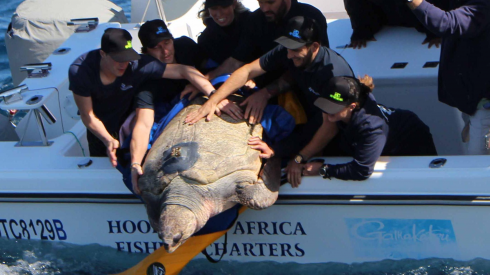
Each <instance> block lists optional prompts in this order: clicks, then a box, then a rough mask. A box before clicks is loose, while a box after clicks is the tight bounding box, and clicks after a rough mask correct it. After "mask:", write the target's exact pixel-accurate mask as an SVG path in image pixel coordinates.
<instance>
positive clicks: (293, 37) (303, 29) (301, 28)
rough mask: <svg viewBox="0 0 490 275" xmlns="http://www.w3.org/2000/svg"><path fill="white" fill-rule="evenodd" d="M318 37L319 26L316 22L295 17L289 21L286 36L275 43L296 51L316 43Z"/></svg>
mask: <svg viewBox="0 0 490 275" xmlns="http://www.w3.org/2000/svg"><path fill="white" fill-rule="evenodd" d="M317 36H318V26H317V25H316V23H315V20H313V19H310V18H307V17H303V16H295V17H293V18H291V19H289V21H288V24H287V27H286V33H285V35H283V36H281V37H279V38H278V39H276V40H275V41H276V42H277V43H279V44H281V45H283V46H284V47H286V48H287V49H291V50H295V49H298V48H301V47H303V46H304V45H306V44H308V43H312V42H315V37H317Z"/></svg>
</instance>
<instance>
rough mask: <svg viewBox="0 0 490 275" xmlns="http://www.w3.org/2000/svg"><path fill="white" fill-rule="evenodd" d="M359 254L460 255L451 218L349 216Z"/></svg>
mask: <svg viewBox="0 0 490 275" xmlns="http://www.w3.org/2000/svg"><path fill="white" fill-rule="evenodd" d="M345 223H346V225H347V228H348V229H349V237H350V240H351V244H352V249H353V251H354V253H355V254H356V256H357V257H362V258H372V259H405V258H412V259H423V258H430V257H437V258H458V257H459V251H458V245H457V242H456V235H455V233H454V230H453V225H452V223H451V221H450V220H403V219H345Z"/></svg>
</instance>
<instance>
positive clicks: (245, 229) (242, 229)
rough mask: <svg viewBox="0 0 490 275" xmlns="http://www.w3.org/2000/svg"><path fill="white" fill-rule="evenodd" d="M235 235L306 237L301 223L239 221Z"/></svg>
mask: <svg viewBox="0 0 490 275" xmlns="http://www.w3.org/2000/svg"><path fill="white" fill-rule="evenodd" d="M233 235H287V236H288V235H306V232H305V230H304V229H303V226H302V225H301V223H300V222H297V223H296V225H293V223H291V222H253V221H252V222H251V221H247V222H243V223H242V222H240V221H237V222H236V224H235V229H234V231H233Z"/></svg>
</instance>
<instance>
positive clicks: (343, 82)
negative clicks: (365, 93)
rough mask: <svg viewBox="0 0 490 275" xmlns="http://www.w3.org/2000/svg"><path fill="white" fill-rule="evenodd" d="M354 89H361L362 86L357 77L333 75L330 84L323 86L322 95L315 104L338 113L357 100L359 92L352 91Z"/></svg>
mask: <svg viewBox="0 0 490 275" xmlns="http://www.w3.org/2000/svg"><path fill="white" fill-rule="evenodd" d="M352 89H355V90H357V91H360V89H361V86H360V85H359V82H358V80H357V79H355V78H353V77H348V76H336V77H332V79H330V81H329V82H328V84H327V85H325V86H324V87H322V90H321V91H320V97H319V98H317V99H316V100H315V102H314V104H315V106H316V107H318V108H320V109H321V110H322V111H323V112H325V113H327V114H332V115H333V114H336V113H338V112H340V111H342V110H343V109H344V108H345V107H347V106H349V104H351V103H353V102H356V100H357V99H356V95H357V94H358V93H355V92H351V90H352Z"/></svg>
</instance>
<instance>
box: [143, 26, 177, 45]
mask: <svg viewBox="0 0 490 275" xmlns="http://www.w3.org/2000/svg"><path fill="white" fill-rule="evenodd" d="M138 37H139V38H140V41H141V45H142V46H143V47H147V48H154V47H156V45H157V44H158V43H160V41H163V40H165V39H174V37H173V36H172V34H171V33H170V31H169V30H168V28H167V25H166V24H165V22H163V20H161V19H155V20H151V21H146V22H145V23H144V24H143V25H142V26H141V27H140V30H139V32H138Z"/></svg>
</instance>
